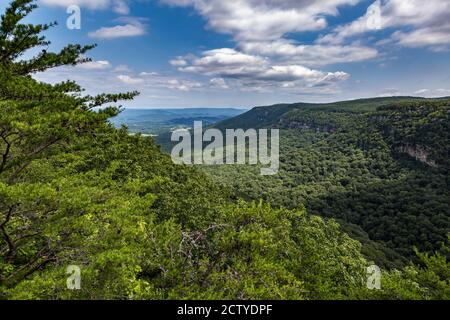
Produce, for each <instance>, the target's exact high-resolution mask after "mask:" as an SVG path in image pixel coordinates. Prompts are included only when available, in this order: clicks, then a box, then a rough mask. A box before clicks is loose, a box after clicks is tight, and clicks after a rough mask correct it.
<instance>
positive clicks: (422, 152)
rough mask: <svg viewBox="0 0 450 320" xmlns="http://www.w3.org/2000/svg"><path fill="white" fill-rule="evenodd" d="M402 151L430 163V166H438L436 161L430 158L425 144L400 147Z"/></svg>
mask: <svg viewBox="0 0 450 320" xmlns="http://www.w3.org/2000/svg"><path fill="white" fill-rule="evenodd" d="M400 152H403V153H407V154H408V155H410V156H411V157H413V158H415V159H416V160H418V161H420V162H422V163H425V164H427V165H429V166H430V167H434V168H436V167H438V165H437V164H436V162H435V161H434V160H433V159H431V158H430V155H429V153H428V152H427V151H426V149H425V148H424V147H423V146H420V145H415V146H411V145H406V146H403V147H401V148H400Z"/></svg>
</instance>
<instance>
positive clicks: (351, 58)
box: [0, 0, 450, 108]
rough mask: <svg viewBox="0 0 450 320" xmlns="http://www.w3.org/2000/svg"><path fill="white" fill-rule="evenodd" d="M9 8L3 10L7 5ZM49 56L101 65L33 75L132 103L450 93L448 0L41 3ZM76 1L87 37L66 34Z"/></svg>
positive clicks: (248, 102)
mask: <svg viewBox="0 0 450 320" xmlns="http://www.w3.org/2000/svg"><path fill="white" fill-rule="evenodd" d="M4 2H5V1H2V3H1V4H0V9H4V7H5V6H6V4H5V3H4ZM37 3H38V4H39V5H40V8H39V9H38V10H37V11H35V12H34V13H33V14H32V16H30V17H29V18H28V19H29V21H32V22H41V23H42V22H49V21H54V20H56V21H58V23H59V26H58V27H56V28H54V29H52V30H51V31H49V32H48V38H49V39H50V40H51V41H52V46H51V47H50V49H53V50H57V49H58V48H60V47H62V46H63V45H65V44H67V43H81V44H90V43H97V44H98V47H97V48H96V49H95V50H93V51H91V52H90V53H89V57H91V58H92V59H93V62H92V63H89V64H86V65H82V66H78V67H76V68H59V69H55V70H51V71H48V72H45V73H41V74H37V75H35V77H36V78H37V79H39V80H42V81H46V82H53V83H54V82H59V81H62V80H66V79H73V80H76V81H78V82H79V83H80V84H81V85H82V86H84V87H85V88H86V89H87V92H89V93H99V92H120V91H127V90H138V91H140V92H141V95H140V97H138V98H137V99H136V100H135V101H134V102H131V103H126V106H129V107H142V108H159V107H161V108H164V107H252V106H256V105H268V104H273V103H281V102H299V101H309V102H328V101H337V100H344V99H353V98H362V97H377V96H391V95H415V96H426V97H434V96H450V63H449V62H450V52H449V49H450V1H448V0H428V1H426V2H425V1H419V0H378V1H373V0H369V1H367V0H335V1H330V0H315V1H313V0H234V1H225V0H38V1H37ZM70 5H77V6H78V7H79V8H80V18H81V20H80V21H81V29H79V30H70V29H68V28H67V27H66V20H67V19H68V17H69V14H67V12H66V10H67V8H68V7H69V6H70Z"/></svg>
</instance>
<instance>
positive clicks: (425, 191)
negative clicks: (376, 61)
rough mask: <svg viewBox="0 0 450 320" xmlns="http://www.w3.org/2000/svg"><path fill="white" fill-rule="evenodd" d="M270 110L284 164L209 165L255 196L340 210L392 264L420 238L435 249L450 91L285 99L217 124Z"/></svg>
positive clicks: (448, 193) (449, 137)
mask: <svg viewBox="0 0 450 320" xmlns="http://www.w3.org/2000/svg"><path fill="white" fill-rule="evenodd" d="M261 117H267V119H269V120H267V119H263V120H261V123H264V125H265V126H266V127H269V128H270V127H272V128H280V129H281V130H282V131H281V142H280V144H281V150H280V158H281V167H280V173H279V174H278V175H276V176H273V177H261V176H259V173H258V170H257V169H256V168H252V167H250V166H243V167H238V166H218V167H212V168H205V170H206V171H207V172H210V173H211V175H212V176H214V177H215V178H216V180H217V181H220V182H222V183H224V184H225V185H229V186H232V187H233V188H234V190H236V191H237V192H238V193H239V194H241V195H242V196H243V197H247V198H249V199H259V198H261V197H262V198H263V199H264V200H266V201H268V202H270V203H271V204H272V205H273V206H276V207H279V206H283V207H287V208H297V207H302V206H305V207H306V208H307V210H308V212H309V213H312V214H317V215H321V216H324V217H333V218H336V219H338V220H339V221H340V222H341V223H342V225H343V227H344V229H346V231H348V232H349V233H350V234H352V236H354V237H355V238H357V239H358V240H360V241H362V242H363V243H366V244H367V245H366V246H365V248H364V251H365V253H366V254H367V256H369V257H371V258H373V259H375V260H376V261H377V262H378V263H380V264H383V265H386V266H399V265H402V264H403V263H404V262H405V259H406V260H409V259H413V260H414V259H415V254H414V250H413V248H414V247H415V246H416V247H419V248H420V249H421V250H425V251H428V252H433V251H434V250H438V249H439V247H440V246H441V243H442V242H444V241H446V238H447V233H448V232H449V230H450V214H449V213H450V189H449V182H450V180H449V168H450V167H449V162H448V161H449V159H450V157H449V151H450V148H449V146H450V99H423V98H411V97H395V98H387V99H385V98H377V99H366V100H355V101H347V102H339V103H334V104H322V105H320V104H293V105H283V106H282V107H281V108H280V106H279V105H276V106H270V107H260V108H256V109H254V110H251V111H249V112H247V114H243V115H242V116H239V117H237V118H235V119H229V120H226V121H224V122H223V123H219V124H218V125H217V127H219V128H223V127H225V126H227V127H231V128H233V127H234V128H235V127H237V126H238V125H240V124H242V123H243V122H246V123H247V126H249V127H250V126H252V125H253V124H255V125H256V123H257V122H259V121H260V118H261ZM243 119H245V120H243ZM251 119H257V120H255V123H252V122H251V121H252V120H251ZM234 122H235V123H236V125H234V124H233V123H234ZM248 123H249V124H248ZM360 228H362V230H360ZM371 240H375V241H376V242H377V243H374V242H373V241H371ZM380 246H381V247H380ZM377 248H378V249H380V250H381V252H380V251H379V250H378V249H377Z"/></svg>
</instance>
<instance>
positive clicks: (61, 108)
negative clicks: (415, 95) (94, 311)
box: [0, 0, 450, 299]
mask: <svg viewBox="0 0 450 320" xmlns="http://www.w3.org/2000/svg"><path fill="white" fill-rule="evenodd" d="M36 7H37V6H36V5H35V3H34V1H32V0H14V1H12V2H11V4H10V5H9V7H8V9H7V10H6V12H4V13H3V14H2V16H1V21H0V108H1V111H2V112H1V113H0V156H1V158H0V161H1V162H0V299H448V298H449V297H450V292H449V278H450V274H449V272H450V271H449V270H450V269H449V264H448V262H447V259H446V254H448V248H447V247H446V246H445V243H444V241H442V240H443V237H444V236H445V235H444V231H445V230H444V229H445V228H447V230H448V206H446V201H448V198H447V200H446V198H445V195H446V192H448V189H447V184H446V183H447V182H448V175H447V174H446V171H444V170H446V169H445V168H446V165H447V163H446V158H445V157H444V156H443V155H442V158H441V157H437V156H435V155H434V153H430V159H433V161H434V162H433V166H432V167H431V168H429V167H428V166H425V165H421V164H419V163H416V162H415V161H409V160H408V159H405V160H404V161H406V162H405V163H406V164H407V165H406V164H405V166H400V164H399V162H398V161H399V160H398V159H397V158H394V157H393V155H392V154H391V153H389V152H387V150H388V148H391V145H390V144H392V146H394V145H395V144H396V143H397V142H398V141H405V142H408V141H410V139H411V136H412V134H414V132H413V133H411V131H410V130H411V127H410V126H409V124H408V122H404V121H403V120H404V119H403V118H401V119H399V118H398V116H397V113H396V112H397V109H394V110H389V109H382V110H379V112H382V113H383V117H387V118H386V119H387V121H386V122H383V123H382V124H380V125H378V124H377V122H376V121H378V120H380V119H381V118H379V119H378V118H377V119H378V120H377V119H374V129H373V130H375V129H376V128H380V129H379V130H380V131H379V132H380V134H379V135H375V136H374V135H372V134H367V135H366V136H365V137H362V136H356V137H353V138H352V137H350V136H351V135H350V132H348V131H346V130H353V129H350V127H352V124H351V123H349V122H347V121H345V119H344V121H343V122H344V123H346V124H347V127H346V128H347V129H345V128H342V129H339V128H336V130H337V131H339V130H343V133H342V134H338V135H331V134H330V133H327V132H320V133H317V132H314V131H311V130H306V131H307V132H306V134H305V135H304V136H303V135H299V134H298V133H297V131H298V130H297V129H296V128H292V129H288V131H287V132H290V133H291V135H290V136H289V135H285V137H286V139H291V140H292V141H295V142H296V143H297V144H298V145H299V146H301V148H300V147H299V148H295V145H290V148H291V149H290V152H292V153H298V154H299V155H301V156H298V157H294V158H291V157H288V156H287V155H285V159H284V163H287V160H289V161H292V165H290V166H289V167H288V168H289V169H290V170H299V171H301V173H302V174H301V175H294V174H291V173H290V171H289V170H286V168H284V170H283V173H282V175H281V176H280V177H277V178H276V181H275V180H270V181H268V182H267V184H268V187H269V186H270V188H273V190H274V192H277V193H279V195H277V197H275V194H274V196H273V197H270V196H269V192H268V191H269V189H266V187H265V186H264V185H263V183H265V182H262V181H260V180H258V179H256V178H255V179H254V180H253V181H252V183H254V185H253V186H252V190H250V191H251V192H249V193H247V192H245V194H246V195H248V196H247V197H248V198H254V201H253V200H252V199H242V198H243V197H242V196H241V194H240V193H239V192H242V190H239V192H236V190H235V189H234V188H232V187H235V186H234V185H233V186H231V187H229V186H224V185H222V184H220V183H217V182H215V181H214V180H213V179H212V178H210V177H209V176H208V175H207V174H205V173H203V172H202V171H200V170H199V169H198V168H195V167H188V166H180V165H174V164H173V163H172V161H171V159H170V157H169V156H167V155H165V154H163V153H162V152H161V151H160V148H159V147H158V146H157V145H156V143H155V142H154V140H153V139H152V138H146V137H142V136H140V135H130V134H129V132H128V131H127V129H126V128H122V129H115V128H114V127H113V126H112V125H111V124H110V122H109V121H108V119H109V118H111V117H114V116H115V115H117V114H118V113H119V112H120V110H121V108H120V106H119V105H117V103H118V101H120V100H126V99H132V98H133V97H134V96H135V95H136V94H137V93H136V92H130V93H124V94H100V95H97V96H89V95H85V94H84V93H83V90H82V88H80V86H78V85H77V84H76V83H74V82H71V81H67V82H63V83H58V84H53V85H50V84H46V83H42V82H38V81H36V80H34V79H33V77H32V75H33V74H35V73H36V72H43V71H45V70H47V69H50V68H55V67H59V66H69V65H76V64H79V63H84V62H87V61H89V59H88V58H86V55H87V53H88V51H89V50H91V49H93V48H94V46H91V45H89V46H80V45H68V46H67V47H65V48H63V49H62V50H61V51H59V52H56V53H53V52H50V49H49V48H50V42H49V41H48V40H47V39H46V38H45V37H44V35H43V33H45V31H47V30H48V29H49V28H51V27H53V26H54V24H43V25H33V24H25V23H23V19H24V18H25V17H26V16H28V15H29V14H30V13H32V11H33V10H34V9H36ZM42 48H45V50H42ZM30 51H31V53H32V54H34V56H32V57H30ZM25 57H28V59H25ZM111 105H112V106H111ZM441 107H442V108H444V107H445V103H444V104H443V106H437V107H436V108H437V111H436V112H435V113H436V115H434V114H433V115H431V116H430V122H429V125H430V126H431V127H433V128H440V125H441V124H439V123H436V122H435V121H434V119H435V117H437V118H436V119H439V117H441V116H447V117H448V112H447V114H445V112H446V111H442V110H441V109H440V108H441ZM444 110H445V109H444ZM297 111H299V110H293V112H292V113H290V114H289V117H290V118H288V117H287V116H288V115H286V118H283V119H284V120H283V121H290V122H289V123H293V121H294V119H298V117H299V116H300V118H302V116H301V114H296V112H297ZM425 111H426V110H425ZM301 112H302V110H300V113H301ZM336 115H337V114H336ZM356 116H357V115H356ZM289 119H291V120H292V121H291V120H289ZM339 119H340V118H339ZM427 119H428V118H427ZM447 119H448V118H447ZM361 121H364V120H363V119H362V120H361ZM384 124H386V125H388V124H391V125H395V126H397V125H398V128H399V129H398V132H399V134H398V135H397V136H396V139H395V141H392V142H391V141H388V140H386V138H385V137H384V136H383V134H387V135H389V131H388V130H387V129H386V128H385V127H383V125H384ZM442 125H445V124H442ZM336 126H338V123H336ZM414 128H416V127H413V129H414ZM418 128H419V129H420V126H418ZM354 130H356V129H354ZM438 137H439V139H442V138H443V136H442V135H439V136H438ZM434 138H436V137H435V136H434V135H430V136H429V137H428V138H426V139H434ZM352 139H353V140H352ZM360 139H362V140H360ZM398 139H400V140H398ZM424 139H425V138H424ZM342 140H344V141H346V144H342V145H340V141H342ZM366 140H367V141H366ZM363 141H365V142H367V144H366V145H365V147H357V146H360V145H361V143H363ZM388 143H390V144H389V145H388ZM423 143H424V146H423V147H424V148H426V145H425V144H426V140H424V141H423ZM433 143H434V144H433V146H434V145H439V146H441V147H442V148H443V149H445V148H446V147H447V146H448V144H446V142H445V141H440V142H437V141H434V142H433ZM336 144H337V145H338V146H339V148H337V149H335V146H336ZM307 148H309V150H310V151H311V152H307V151H308V149H307ZM327 150H330V152H332V153H329V154H328V153H327V152H328V151H327ZM332 150H334V151H332ZM389 150H390V149H389ZM425 150H426V149H425ZM325 151H326V152H325ZM433 152H434V151H433ZM436 152H437V151H436ZM439 152H440V151H439ZM335 155H340V157H339V158H335ZM308 157H309V158H308ZM431 157H432V158H431ZM302 159H303V160H302ZM308 159H309V161H306V160H308ZM447 160H448V158H447ZM301 161H305V162H304V163H303V162H301ZM380 161H382V162H380ZM294 164H295V166H294ZM306 173H307V174H306ZM241 174H243V172H241ZM430 176H432V177H435V178H433V179H430ZM225 177H226V176H225ZM241 177H245V176H244V175H243V176H241ZM368 178H370V179H371V180H370V181H368V180H367V179H368ZM241 179H244V178H241ZM377 179H378V180H377ZM436 179H437V180H436ZM237 181H238V182H241V181H242V180H237ZM307 181H314V182H315V183H314V184H313V185H311V184H309V185H308V184H305V183H304V182H307ZM377 181H378V183H379V185H380V187H379V189H380V190H385V189H387V190H392V192H394V193H395V194H394V195H392V194H391V193H380V194H377V193H374V192H375V190H377V189H376V188H377ZM402 181H403V182H405V181H406V182H407V184H411V187H410V188H407V189H405V188H404V185H405V183H402ZM386 182H389V185H388V186H385V183H386ZM240 184H241V185H242V187H243V188H244V189H246V188H248V186H246V185H245V184H244V183H240ZM361 184H363V185H364V186H366V187H367V188H370V189H369V190H371V192H373V193H370V194H367V195H366V196H367V199H364V198H361V197H359V198H358V197H356V196H355V199H354V202H352V201H350V200H349V198H350V197H351V195H348V194H347V192H355V195H356V192H358V188H360V187H361ZM286 185H291V186H293V187H295V188H284V186H286ZM301 185H304V186H305V187H300V186H301ZM349 186H351V187H349ZM417 187H420V189H419V190H416V189H415V188H417ZM302 188H303V189H302ZM289 190H292V191H289ZM288 192H295V196H294V195H289V194H288ZM399 192H400V193H405V196H403V194H401V197H399V196H398V195H399ZM447 194H448V193H447ZM439 195H440V197H439ZM278 196H279V197H278ZM390 196H391V197H392V196H395V197H396V198H398V199H403V200H402V201H403V202H402V203H399V204H398V207H396V206H395V205H396V203H395V202H387V203H385V202H383V201H386V200H385V199H383V200H378V199H380V197H386V198H387V199H389V197H390ZM301 197H303V198H301ZM308 197H309V198H308ZM327 197H335V198H330V199H328V198H327ZM414 197H421V198H420V200H415V199H414ZM341 198H342V200H345V201H344V202H342V204H341V207H339V203H341V202H340V201H341V200H339V199H341ZM424 198H425V199H424ZM308 199H312V200H314V201H313V202H309V201H308ZM372 199H373V202H372ZM263 200H264V201H263ZM369 200H370V201H369ZM423 200H427V201H425V202H424V201H423ZM272 201H273V204H269V203H270V202H272ZM289 201H293V202H291V203H290V202H289ZM303 201H304V202H305V206H306V207H310V212H308V211H307V210H305V208H304V207H303V206H302V202H303ZM364 201H367V204H365V202H364ZM411 201H412V202H411ZM308 203H309V204H308ZM380 203H381V204H383V205H386V206H387V205H389V206H391V205H393V207H390V210H391V211H386V212H387V213H386V212H385V211H380V210H378V209H377V208H378V207H379V204H380ZM360 206H365V207H361V208H360ZM430 206H432V207H430ZM285 207H287V208H285ZM365 208H370V209H371V210H373V212H372V213H371V214H375V216H373V218H374V219H373V222H371V223H373V224H374V226H375V229H374V230H375V231H374V232H375V234H374V235H371V238H374V239H378V238H380V239H384V240H386V243H387V244H388V245H389V243H388V242H389V241H392V243H393V244H394V243H395V244H397V243H399V245H401V248H402V250H405V252H406V251H408V252H409V250H410V248H409V247H408V245H409V244H410V243H411V244H412V243H414V244H416V245H417V246H419V247H421V248H422V249H425V250H420V249H417V250H416V254H417V257H418V259H417V263H416V264H413V263H412V262H405V263H404V264H403V265H402V266H401V267H398V268H396V269H394V268H391V269H389V268H385V269H383V271H382V286H381V289H380V290H369V289H368V288H367V287H366V280H367V273H366V268H367V267H368V266H369V265H371V264H372V263H373V261H371V260H370V258H367V257H368V256H367V255H365V254H363V253H362V251H361V250H362V249H361V248H362V246H361V243H360V242H358V241H357V240H354V239H352V238H351V237H350V236H349V235H348V234H347V233H346V232H344V231H343V229H342V227H341V226H340V225H339V224H338V223H337V222H336V220H334V219H328V217H330V216H333V217H336V218H346V220H347V221H353V222H354V223H357V222H358V221H356V220H352V219H357V217H356V216H357V213H358V212H364V210H365ZM413 208H414V210H416V211H411V210H412V209H413ZM430 208H434V209H433V210H435V212H431V211H430V210H431V209H430ZM399 209H401V210H400V211H398V212H400V213H399V215H400V216H401V218H402V219H404V220H405V221H409V220H408V219H417V221H416V222H415V223H413V225H414V226H415V227H417V229H419V231H418V236H417V238H416V234H413V237H414V239H413V240H414V241H410V238H409V232H411V231H413V230H409V229H408V234H406V235H404V234H403V232H404V231H403V229H400V225H399V224H394V225H391V224H390V221H389V219H391V218H392V217H393V216H394V213H395V212H397V210H399ZM319 210H323V212H318V211H319ZM358 210H359V211H358ZM402 210H403V211H402ZM420 210H423V212H419V211H420ZM445 210H447V211H445ZM379 212H385V214H384V216H385V217H387V219H388V222H387V223H386V224H384V227H383V224H381V226H380V228H378V229H377V228H376V226H377V223H380V221H383V220H382V219H383V218H382V217H381V220H380V219H378V216H377V214H378V213H379ZM417 212H418V213H417ZM403 213H405V214H403ZM416 213H417V215H416V216H415V215H414V214H416ZM431 214H433V215H432V216H431ZM319 215H321V216H323V217H326V218H323V217H320V216H319ZM345 215H348V217H345ZM353 216H355V218H351V217H353ZM375 218H377V219H375ZM361 220H363V219H361ZM377 221H378V222H377ZM401 221H403V220H401ZM359 224H360V225H361V224H362V223H361V222H360V223H359ZM386 225H388V226H392V227H394V228H395V229H400V230H397V232H398V234H396V237H395V236H394V237H393V238H392V240H387V239H385V237H388V236H389V235H394V232H393V230H391V229H386V227H385V226H386ZM362 227H363V228H364V226H362ZM428 228H431V229H433V230H437V231H436V235H435V237H434V238H433V237H432V236H431V234H430V232H429V230H428ZM422 229H423V230H424V231H423V230H422ZM367 230H368V229H367ZM405 230H406V229H405ZM378 233H380V234H378ZM422 233H423V234H424V238H423V241H421V240H422V238H421V237H422ZM397 238H398V239H397ZM403 239H406V240H403ZM370 241H372V240H370ZM403 241H406V243H403ZM439 242H442V243H441V244H442V248H441V250H442V253H439V252H433V253H428V252H426V251H433V249H435V250H436V251H437V249H438V243H439ZM400 253H402V254H403V251H401V252H400ZM69 265H77V266H79V267H80V269H81V276H82V278H81V288H80V289H79V290H69V289H68V288H67V286H66V280H67V277H68V275H67V274H66V268H67V267H68V266H69Z"/></svg>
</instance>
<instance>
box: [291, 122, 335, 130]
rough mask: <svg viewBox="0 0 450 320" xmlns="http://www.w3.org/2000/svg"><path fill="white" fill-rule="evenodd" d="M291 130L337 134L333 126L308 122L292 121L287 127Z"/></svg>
mask: <svg viewBox="0 0 450 320" xmlns="http://www.w3.org/2000/svg"><path fill="white" fill-rule="evenodd" d="M287 127H288V128H290V129H301V130H312V131H316V132H335V131H336V128H335V127H334V126H332V125H315V124H310V123H307V122H297V121H291V122H289V123H288V125H287Z"/></svg>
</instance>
